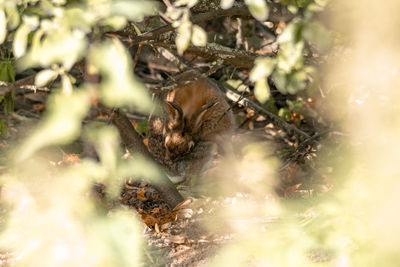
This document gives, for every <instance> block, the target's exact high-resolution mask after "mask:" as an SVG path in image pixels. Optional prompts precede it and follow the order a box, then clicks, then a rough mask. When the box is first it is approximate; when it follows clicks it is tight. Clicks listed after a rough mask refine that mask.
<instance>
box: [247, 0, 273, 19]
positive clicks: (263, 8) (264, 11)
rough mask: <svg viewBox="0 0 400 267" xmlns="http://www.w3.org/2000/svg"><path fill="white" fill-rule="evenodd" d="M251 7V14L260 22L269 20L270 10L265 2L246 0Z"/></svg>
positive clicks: (262, 0) (261, 0)
mask: <svg viewBox="0 0 400 267" xmlns="http://www.w3.org/2000/svg"><path fill="white" fill-rule="evenodd" d="M245 3H246V5H247V6H248V7H249V10H250V13H251V14H252V15H253V17H254V18H256V19H257V20H259V21H264V20H266V19H267V18H268V15H269V9H268V6H267V3H266V2H265V1H264V0H245Z"/></svg>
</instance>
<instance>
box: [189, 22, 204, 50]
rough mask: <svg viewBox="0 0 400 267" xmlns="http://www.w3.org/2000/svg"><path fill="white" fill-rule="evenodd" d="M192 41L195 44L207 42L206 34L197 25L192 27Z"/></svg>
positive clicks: (201, 44) (200, 44) (202, 44)
mask: <svg viewBox="0 0 400 267" xmlns="http://www.w3.org/2000/svg"><path fill="white" fill-rule="evenodd" d="M192 43H193V44H194V45H196V46H205V45H206V44H207V34H206V32H205V31H204V30H203V28H201V27H200V26H198V25H193V27H192Z"/></svg>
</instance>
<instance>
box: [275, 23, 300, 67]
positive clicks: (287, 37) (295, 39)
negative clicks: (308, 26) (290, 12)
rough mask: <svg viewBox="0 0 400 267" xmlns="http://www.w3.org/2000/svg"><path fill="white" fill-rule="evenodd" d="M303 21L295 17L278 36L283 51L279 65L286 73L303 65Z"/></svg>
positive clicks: (279, 56) (279, 57)
mask: <svg viewBox="0 0 400 267" xmlns="http://www.w3.org/2000/svg"><path fill="white" fill-rule="evenodd" d="M301 31H302V22H301V21H300V20H298V19H294V20H293V21H292V22H291V23H290V24H289V25H288V26H287V27H286V28H285V30H284V31H283V32H282V34H281V35H280V36H279V37H278V43H279V45H280V47H281V51H280V53H279V55H278V58H277V59H278V67H279V68H280V69H281V70H283V71H284V72H286V73H289V72H291V71H292V69H293V68H300V67H302V66H303V48H304V42H303V41H302V40H301Z"/></svg>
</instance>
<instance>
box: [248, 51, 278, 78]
mask: <svg viewBox="0 0 400 267" xmlns="http://www.w3.org/2000/svg"><path fill="white" fill-rule="evenodd" d="M254 63H255V66H254V68H253V69H252V70H251V72H250V81H252V82H257V81H258V80H259V79H264V78H266V77H267V76H269V75H270V74H271V73H272V71H273V70H274V67H275V63H276V61H275V59H273V58H270V57H260V58H257V59H256V60H255V62H254Z"/></svg>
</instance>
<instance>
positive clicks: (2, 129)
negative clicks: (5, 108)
mask: <svg viewBox="0 0 400 267" xmlns="http://www.w3.org/2000/svg"><path fill="white" fill-rule="evenodd" d="M7 133H8V125H7V121H6V120H4V119H0V134H1V136H6V135H7Z"/></svg>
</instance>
